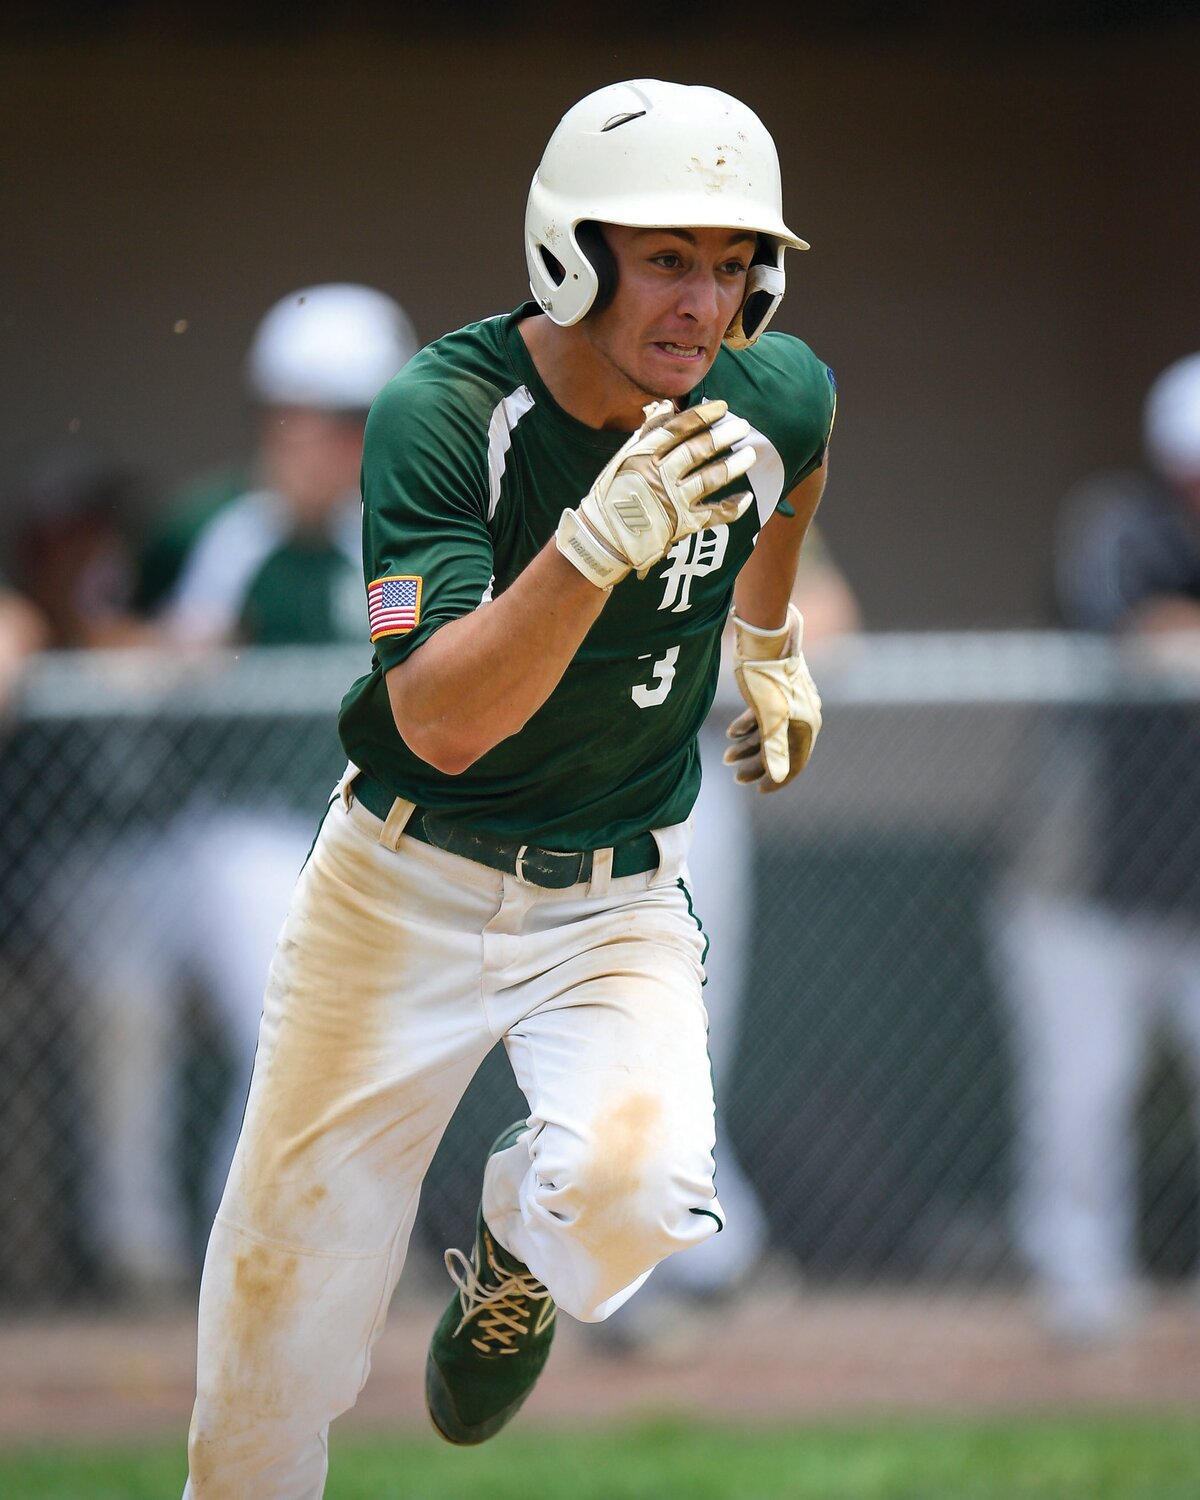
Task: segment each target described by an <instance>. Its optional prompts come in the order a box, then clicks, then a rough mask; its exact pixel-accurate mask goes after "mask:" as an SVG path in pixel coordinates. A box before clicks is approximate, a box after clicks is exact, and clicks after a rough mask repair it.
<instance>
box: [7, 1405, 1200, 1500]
mask: <svg viewBox="0 0 1200 1500" xmlns="http://www.w3.org/2000/svg"><path fill="white" fill-rule="evenodd" d="M331 1454H332V1466H331V1477H330V1481H329V1485H328V1488H327V1491H326V1500H463V1497H465V1496H477V1497H481V1500H1196V1497H1197V1496H1198V1495H1200V1424H1197V1423H1196V1422H1194V1421H1190V1420H1186V1421H1185V1420H1184V1419H1183V1418H1171V1419H1168V1418H1147V1419H1145V1420H1135V1419H1128V1418H1121V1419H1112V1420H1101V1419H1092V1420H1087V1421H1061V1420H1054V1421H1050V1420H1047V1421H1038V1422H1003V1423H999V1422H997V1423H984V1422H978V1421H976V1422H971V1423H966V1422H962V1423H955V1422H951V1421H949V1420H944V1421H942V1422H939V1423H937V1424H936V1425H921V1426H917V1425H913V1424H905V1425H901V1424H898V1423H897V1424H889V1425H882V1424H873V1425H870V1426H867V1425H861V1424H855V1425H847V1426H826V1427H801V1428H798V1429H797V1430H795V1431H791V1432H789V1431H784V1430H781V1429H778V1428H775V1429H771V1430H765V1431H758V1430H753V1429H748V1428H745V1427H728V1428H725V1429H714V1428H713V1427H710V1426H704V1427H699V1426H689V1425H685V1424H682V1423H658V1424H649V1425H644V1426H637V1427H628V1428H621V1429H617V1430H614V1431H609V1432H603V1433H587V1434H578V1435H570V1434H565V1433H561V1432H557V1431H555V1432H543V1431H530V1430H529V1429H526V1430H524V1431H522V1430H520V1429H517V1430H516V1431H515V1432H512V1433H508V1434H506V1435H504V1436H503V1437H501V1438H499V1439H497V1440H496V1441H494V1442H492V1443H489V1444H487V1445H486V1446H485V1447H483V1448H479V1449H474V1450H462V1451H455V1450H452V1449H450V1448H447V1447H446V1446H445V1445H443V1444H441V1443H438V1442H437V1441H436V1440H434V1439H432V1438H429V1439H425V1438H416V1437H405V1438H396V1439H384V1438H374V1439H371V1438H365V1437H363V1436H361V1435H351V1434H347V1435H346V1436H344V1437H342V1438H341V1439H340V1440H337V1439H336V1436H335V1440H334V1442H333V1443H332V1444H331ZM183 1478H184V1474H183V1460H182V1453H181V1448H180V1445H179V1444H174V1445H170V1446H166V1445H158V1446H153V1447H142V1448H100V1447H97V1448H93V1449H89V1450H84V1449H81V1448H60V1449H48V1448H46V1449H32V1448H31V1449H26V1450H23V1451H9V1452H0V1495H2V1496H3V1497H4V1500H164V1497H172V1496H177V1495H179V1493H180V1491H181V1490H182V1487H183Z"/></svg>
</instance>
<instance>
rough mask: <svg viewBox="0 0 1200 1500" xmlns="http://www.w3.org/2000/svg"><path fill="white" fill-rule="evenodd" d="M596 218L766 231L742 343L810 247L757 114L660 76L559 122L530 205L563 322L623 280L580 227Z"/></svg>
mask: <svg viewBox="0 0 1200 1500" xmlns="http://www.w3.org/2000/svg"><path fill="white" fill-rule="evenodd" d="M592 223H600V224H624V225H631V226H633V227H635V228H639V229H653V228H663V229H672V228H679V229H682V228H697V229H707V228H713V229H748V230H752V231H753V232H754V233H755V234H757V235H758V236H759V248H758V252H757V254H756V258H755V263H754V264H753V265H752V266H751V268H750V272H749V275H748V277H747V282H746V295H745V297H744V298H743V299H742V306H741V308H740V309H739V311H738V314H737V316H736V317H735V318H734V320H733V323H732V324H731V326H730V328H729V330H728V332H727V333H726V335H725V342H726V343H727V344H730V345H731V346H732V347H733V348H735V349H741V348H745V347H746V345H748V344H752V343H753V342H754V340H755V339H756V338H757V337H758V336H759V334H760V333H761V332H762V331H763V329H764V328H765V327H766V326H767V324H768V322H770V320H771V317H772V316H773V314H774V312H775V309H776V308H777V307H778V306H779V302H780V299H781V298H782V296H783V292H784V285H785V282H784V272H783V252H784V250H785V248H787V247H789V246H790V247H792V248H793V249H796V250H807V249H808V245H807V243H806V242H805V241H804V240H802V239H801V238H800V237H799V235H796V234H793V233H792V231H791V230H790V229H789V228H788V227H787V225H786V224H785V223H784V222H783V195H782V191H781V188H780V180H779V158H778V155H777V154H776V151H775V142H774V141H773V140H772V139H771V135H770V133H769V131H768V130H767V128H766V126H765V125H764V124H763V123H762V121H761V120H760V119H759V118H758V116H757V115H756V114H755V113H754V111H753V110H751V109H749V108H747V106H746V105H744V104H742V103H741V101H740V100H738V99H735V98H733V97H732V95H730V94H723V93H721V92H720V90H718V89H710V88H705V87H703V86H701V85H688V84H680V83H662V82H659V81H658V80H657V79H653V78H640V79H636V80H635V81H633V82H631V83H614V84H609V85H608V86H607V87H606V88H602V89H597V90H596V92H595V93H592V94H589V95H588V96H587V97H586V98H585V99H581V100H580V101H579V103H578V104H576V105H574V106H573V107H572V108H571V109H569V110H568V111H567V113H566V114H565V115H564V116H563V117H562V119H561V120H560V121H559V124H558V126H557V128H556V129H555V131H554V134H553V135H552V136H551V137H550V141H549V144H548V145H547V147H546V150H545V153H544V155H543V156H542V161H541V165H540V166H539V167H538V169H537V172H536V173H535V174H534V178H533V182H532V184H531V186H530V189H529V202H528V205H527V208H526V211H525V259H526V261H527V263H528V266H529V284H530V287H531V288H532V290H533V295H534V297H535V298H536V299H537V302H538V305H539V306H540V307H541V308H542V310H543V311H544V312H546V313H547V314H549V316H550V317H551V318H552V319H553V321H554V322H555V323H558V324H560V325H561V326H563V327H567V326H569V325H570V324H572V323H578V322H579V320H580V319H581V318H582V317H583V316H584V315H585V314H586V313H587V312H588V310H589V309H590V308H591V307H593V306H602V305H603V303H604V301H605V300H606V298H607V297H608V296H611V294H612V291H613V289H614V286H615V278H614V274H613V268H612V266H611V256H610V255H609V253H608V250H607V246H605V245H604V243H603V240H602V239H601V237H600V236H599V234H598V233H595V232H593V233H591V234H589V233H588V232H587V230H586V228H585V232H584V234H583V236H582V237H581V236H580V234H579V227H580V225H581V224H582V225H584V226H587V225H589V224H592ZM581 238H582V243H581Z"/></svg>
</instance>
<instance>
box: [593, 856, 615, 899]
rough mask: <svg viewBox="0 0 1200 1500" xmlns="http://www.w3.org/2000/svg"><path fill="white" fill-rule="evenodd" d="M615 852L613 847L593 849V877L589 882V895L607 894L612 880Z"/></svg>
mask: <svg viewBox="0 0 1200 1500" xmlns="http://www.w3.org/2000/svg"><path fill="white" fill-rule="evenodd" d="M612 862H613V852H612V850H611V849H595V850H593V851H592V878H591V880H590V881H589V882H588V895H589V896H607V895H608V886H609V882H610V881H611V880H612Z"/></svg>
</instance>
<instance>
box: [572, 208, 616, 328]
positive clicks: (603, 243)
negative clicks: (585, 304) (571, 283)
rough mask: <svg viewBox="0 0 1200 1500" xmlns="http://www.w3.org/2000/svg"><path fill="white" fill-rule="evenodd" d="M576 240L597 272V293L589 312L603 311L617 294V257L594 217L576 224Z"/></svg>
mask: <svg viewBox="0 0 1200 1500" xmlns="http://www.w3.org/2000/svg"><path fill="white" fill-rule="evenodd" d="M575 242H576V244H577V245H578V246H579V248H580V250H581V251H582V253H583V256H584V258H585V259H586V260H587V262H588V263H589V265H590V266H591V268H592V270H593V271H594V272H595V273H596V295H595V296H594V297H593V298H592V303H591V306H590V307H589V308H588V312H589V313H597V312H602V311H603V310H604V308H606V307H607V306H608V304H609V303H610V302H611V301H612V299H613V297H614V295H615V294H616V290H617V262H616V257H615V256H614V255H613V253H612V251H611V250H610V249H609V247H608V241H607V240H606V239H605V238H604V231H603V230H602V229H601V228H600V226H599V224H597V223H596V221H595V220H594V219H585V220H583V222H582V223H580V224H577V225H576V226H575Z"/></svg>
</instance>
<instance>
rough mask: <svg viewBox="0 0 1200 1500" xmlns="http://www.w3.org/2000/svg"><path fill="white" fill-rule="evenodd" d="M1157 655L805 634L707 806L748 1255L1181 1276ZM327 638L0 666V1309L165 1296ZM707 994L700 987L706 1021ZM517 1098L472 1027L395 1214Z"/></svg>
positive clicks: (883, 1275)
mask: <svg viewBox="0 0 1200 1500" xmlns="http://www.w3.org/2000/svg"><path fill="white" fill-rule="evenodd" d="M1185 644H1186V647H1187V649H1186V650H1184V649H1178V650H1177V652H1176V656H1175V659H1174V660H1173V661H1171V660H1166V661H1164V660H1163V659H1161V658H1158V659H1151V658H1150V657H1149V656H1146V655H1144V654H1140V655H1139V654H1137V653H1135V652H1133V651H1131V650H1130V649H1128V648H1125V649H1116V648H1113V647H1111V646H1109V645H1108V644H1107V643H1105V642H1102V641H1099V640H1095V639H1083V638H1072V637H1065V636H1057V635H1055V636H1050V635H1024V634H1005V635H997V636H989V635H964V636H938V635H926V636H899V635H891V636H886V635H881V636H866V637H863V638H860V639H857V640H853V641H847V642H844V643H841V644H839V645H838V646H837V647H830V648H827V650H826V651H825V653H824V654H823V655H822V656H821V657H820V658H818V659H817V660H816V670H817V675H818V680H819V681H820V683H821V686H822V690H823V695H824V698H825V706H826V723H825V729H824V732H823V735H822V738H821V742H820V745H819V746H818V749H817V753H816V756H815V757H814V761H813V764H812V766H811V768H810V769H809V770H808V771H807V772H806V774H805V775H804V777H803V778H802V779H801V780H800V782H798V783H797V784H796V785H795V786H793V787H792V788H790V789H789V790H788V791H787V792H785V793H783V794H782V795H780V796H777V797H769V798H764V797H759V796H756V795H747V797H746V800H745V802H744V805H743V816H744V818H745V820H746V826H747V829H748V832H749V834H750V836H751V837H752V847H751V849H750V862H749V892H748V895H749V900H748V903H747V910H748V913H749V921H750V924H751V930H750V933H749V938H748V944H747V950H748V953H749V961H748V963H747V964H746V966H745V970H744V974H743V976H742V978H743V984H742V995H741V1005H740V1011H739V1014H738V1015H737V1017H736V1022H734V1021H733V1019H732V1018H730V1017H725V1019H724V1021H723V1026H724V1027H725V1029H726V1030H730V1029H731V1028H732V1031H733V1040H732V1042H731V1044H730V1046H729V1049H728V1052H729V1056H728V1060H727V1062H726V1063H724V1064H723V1065H722V1066H721V1067H720V1068H719V1069H718V1084H719V1088H720V1094H721V1099H722V1108H723V1113H724V1116H725V1128H726V1130H727V1132H728V1135H729V1139H730V1140H731V1142H732V1143H733V1144H734V1145H735V1146H736V1149H737V1154H738V1156H739V1157H740V1160H741V1162H742V1165H743V1167H744V1169H745V1171H746V1174H747V1176H748V1177H749V1178H750V1180H751V1182H752V1184H753V1186H754V1188H755V1189H756V1191H757V1194H758V1197H759V1199H760V1201H761V1203H762V1206H763V1208H764V1210H765V1213H766V1216H767V1221H768V1225H769V1233H770V1238H771V1242H772V1245H773V1247H774V1249H775V1251H776V1252H777V1253H778V1254H779V1255H782V1256H785V1257H791V1258H794V1260H795V1261H796V1262H797V1263H798V1264H800V1265H802V1266H803V1267H804V1268H805V1272H806V1274H807V1275H808V1276H809V1278H810V1279H814V1280H819V1281H821V1282H823V1283H828V1284H834V1285H843V1286H857V1285H863V1284H866V1283H868V1282H873V1283H878V1282H885V1283H889V1284H914V1283H920V1284H938V1285H945V1284H947V1283H956V1284H964V1285H970V1286H976V1285H982V1284H989V1283H990V1284H995V1283H998V1282H1008V1281H1010V1280H1015V1279H1016V1278H1017V1277H1018V1276H1022V1275H1024V1274H1026V1272H1027V1271H1029V1270H1033V1271H1035V1272H1036V1273H1037V1274H1038V1276H1039V1278H1040V1280H1041V1281H1042V1282H1043V1283H1044V1285H1045V1286H1046V1287H1047V1288H1048V1289H1049V1291H1050V1292H1052V1293H1054V1292H1056V1293H1057V1294H1059V1295H1060V1297H1061V1299H1063V1307H1064V1316H1066V1315H1067V1311H1068V1309H1069V1300H1070V1297H1071V1296H1075V1297H1076V1300H1077V1301H1078V1299H1080V1298H1084V1299H1086V1296H1087V1295H1089V1292H1088V1287H1090V1288H1091V1293H1092V1294H1094V1295H1096V1296H1100V1294H1101V1292H1103V1293H1104V1294H1105V1295H1110V1294H1111V1295H1114V1296H1115V1295H1116V1294H1117V1293H1118V1292H1119V1291H1121V1290H1122V1289H1123V1287H1124V1285H1125V1283H1126V1282H1128V1280H1129V1279H1130V1277H1131V1276H1133V1275H1134V1274H1135V1271H1136V1273H1139V1274H1143V1275H1145V1274H1149V1275H1151V1276H1154V1277H1157V1278H1161V1279H1169V1280H1179V1279H1181V1278H1183V1277H1185V1276H1189V1275H1192V1274H1194V1273H1195V1271H1196V1268H1197V1260H1198V1242H1200V1214H1198V1207H1197V1181H1198V1178H1200V1172H1198V1170H1197V1159H1196V1144H1195V1131H1194V1129H1193V1127H1192V1124H1191V1119H1192V1117H1193V1115H1192V1112H1193V1110H1194V1108H1195V1099H1196V1095H1197V1093H1200V932H1198V928H1197V920H1196V919H1197V915H1198V914H1200V643H1198V642H1196V641H1189V642H1187V643H1185ZM364 665H365V663H364V661H363V658H362V654H361V652H357V651H354V652H347V651H345V650H342V649H341V648H330V649H328V650H317V651H312V650H307V649H304V650H300V649H290V648H289V649H279V650H260V651H255V652H252V653H242V654H240V655H237V656H233V655H229V656H226V655H221V656H214V657H198V658H195V659H189V658H185V659H171V660H169V661H168V660H164V659H161V658H158V657H152V656H143V655H141V654H135V653H123V654H106V653H94V654H90V655H86V656H83V655H75V654H68V653H63V654H61V655H56V656H55V655H51V656H45V657H42V658H39V659H37V660H35V661H34V662H33V663H32V665H31V667H30V669H29V671H28V672H27V674H26V676H25V679H24V681H23V683H22V684H21V687H20V690H19V692H18V694H17V696H16V699H15V700H14V701H13V702H12V703H11V704H10V706H9V711H8V714H7V718H6V720H5V724H4V729H3V740H2V749H0V777H2V778H3V786H4V791H5V802H6V805H7V806H8V809H9V812H8V816H7V817H6V819H5V822H4V825H3V829H2V830H0V840H3V849H2V858H0V871H2V875H0V976H2V980H3V1001H2V1003H0V1211H2V1213H3V1218H4V1225H3V1233H2V1234H0V1306H8V1307H9V1308H14V1309H15V1308H17V1307H22V1308H23V1307H26V1306H28V1305H29V1304H30V1303H33V1302H38V1303H43V1304H45V1303H55V1304H57V1303H65V1302H69V1301H72V1300H75V1301H78V1300H80V1299H87V1300H93V1299H97V1298H103V1297H114V1298H118V1297H127V1296H130V1295H135V1294H136V1295H146V1294H147V1293H148V1292H153V1294H154V1295H156V1296H160V1297H162V1296H165V1297H172V1296H178V1297H180V1298H184V1297H189V1298H190V1297H191V1296H192V1295H193V1294H194V1286H195V1279H196V1276H197V1274H198V1266H199V1258H200V1256H201V1254H202V1249H203V1242H204V1238H205V1234H206V1229H207V1224H208V1221H209V1218H210V1216H211V1212H212V1208H213V1203H214V1197H215V1194H216V1192H217V1190H218V1186H219V1182H220V1180H221V1177H222V1175H223V1169H224V1166H225V1164H226V1162H227V1159H228V1153H229V1152H230V1150H231V1148H232V1141H233V1139H234V1138H235V1137H236V1131H237V1125H238V1118H239V1113H240V1106H241V1100H242V1097H243V1095H244V1090H245V1087H246V1082H247V1078H248V1073H249V1067H250V1063H251V1058H252V1054H253V1038H254V1031H255V1026H256V1023H257V1015H258V1006H259V1000H260V996H261V990H262V981H263V977H264V975H265V970H266V964H267V960H268V958H269V954H270V949H271V945H272V943H273V939H274V934H275V931H276V929H277V927H278V923H279V920H280V919H281V917H282V911H283V906H284V904H285V903H286V900H287V895H288V892H289V890H290V886H291V882H292V880H293V879H294V876H295V873H296V871H297V869H298V868H299V865H300V864H301V862H302V861H303V859H304V856H305V854H306V852H307V849H308V846H309V844H310V842H311V839H312V837H313V835H314V833H315V829H316V825H317V820H318V818H319V815H320V812H321V810H322V808H323V807H324V805H325V801H326V798H327V796H328V793H329V790H330V788H331V787H332V785H333V783H334V781H335V780H336V778H337V776H338V775H339V773H340V770H341V768H342V758H341V755H340V752H339V748H338V744H337V738H336V732H335V718H336V708H337V704H338V702H339V699H340V696H341V693H342V692H343V691H344V690H345V688H346V687H347V686H348V685H349V683H350V682H351V681H352V680H353V678H354V677H355V676H357V675H358V674H359V673H360V672H361V671H362V670H363V668H364ZM726 700H728V689H727V688H725V687H723V689H722V701H719V703H718V706H717V709H716V710H715V711H714V717H715V718H716V719H719V720H720V721H721V723H722V724H723V723H724V722H725V720H726V719H727V718H728V717H729V716H730V714H729V710H730V709H731V708H732V707H734V704H733V703H732V701H726ZM696 878H697V883H698V886H699V891H698V901H699V906H700V911H701V915H702V916H703V914H704V889H705V873H704V872H703V871H697V872H696ZM735 999H736V997H733V996H717V995H712V996H711V997H710V1000H711V1003H710V1009H712V1010H713V1011H714V1020H715V1013H716V1009H717V1007H718V1006H730V1005H732V1004H733V1003H734V1001H735ZM522 1112H523V1111H522V1107H521V1100H520V1096H519V1095H518V1094H517V1093H516V1090H515V1087H514V1085H513V1084H512V1081H511V1077H510V1076H509V1074H508V1071H507V1067H506V1065H505V1063H504V1060H503V1057H502V1055H500V1054H495V1055H493V1056H492V1057H491V1058H490V1059H489V1060H488V1062H487V1064H486V1065H485V1067H484V1068H483V1069H482V1070H481V1072H480V1074H479V1075H478V1077H477V1078H476V1080H475V1082H474V1084H473V1085H472V1087H471V1090H470V1091H469V1093H468V1095H467V1097H466V1099H465V1100H464V1103H463V1105H462V1106H461V1107H460V1109H459V1111H458V1113H457V1115H456V1116H455V1119H454V1121H453V1123H452V1125H451V1127H450V1130H449V1132H448V1134H447V1137H446V1139H445V1141H444V1142H443V1145H442V1148H441V1150H440V1151H439V1154H438V1157H437V1160H436V1162H435V1165H434V1169H433V1172H432V1174H431V1176H430V1179H429V1182H428V1184H427V1187H426V1191H425V1194H424V1198H423V1203H422V1209H421V1217H420V1221H419V1224H418V1231H417V1237H418V1241H419V1242H423V1243H426V1244H428V1245H430V1246H435V1245H436V1246H439V1247H440V1246H441V1245H443V1244H448V1243H454V1242H456V1241H458V1240H461V1238H462V1236H463V1235H464V1234H465V1233H466V1232H467V1231H468V1228H469V1225H470V1223H471V1219H472V1216H473V1213H474V1208H475V1204H476V1201H477V1196H478V1183H479V1171H480V1162H481V1160H482V1157H483V1154H484V1152H485V1151H486V1148H487V1144H488V1142H489V1141H490V1139H491V1137H492V1135H493V1134H494V1132H495V1129H496V1128H497V1126H498V1125H501V1124H503V1123H505V1122H506V1120H508V1119H511V1118H514V1117H515V1116H517V1115H518V1114H520V1113H522ZM719 1181H720V1177H719V1175H718V1183H719ZM1081 1266H1083V1267H1085V1268H1086V1274H1085V1273H1083V1272H1080V1270H1079V1268H1080V1267H1081ZM1085 1283H1086V1285H1085ZM1097 1289H1100V1290H1099V1291H1098V1290H1097Z"/></svg>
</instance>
